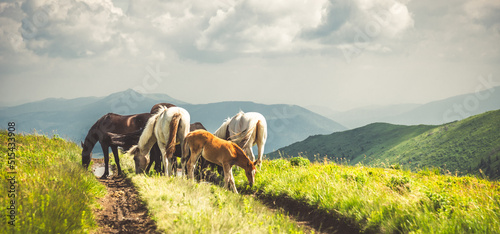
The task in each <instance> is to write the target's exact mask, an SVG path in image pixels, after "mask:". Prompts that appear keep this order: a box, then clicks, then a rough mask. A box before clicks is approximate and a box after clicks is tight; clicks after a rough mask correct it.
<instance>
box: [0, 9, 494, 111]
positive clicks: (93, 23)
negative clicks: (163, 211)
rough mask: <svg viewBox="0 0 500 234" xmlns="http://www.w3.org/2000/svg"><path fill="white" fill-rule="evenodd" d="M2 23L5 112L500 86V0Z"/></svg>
mask: <svg viewBox="0 0 500 234" xmlns="http://www.w3.org/2000/svg"><path fill="white" fill-rule="evenodd" d="M0 26H1V28H0V79H1V87H0V92H1V93H2V98H1V100H2V104H4V105H5V104H13V103H19V102H22V101H33V100H40V99H44V98H48V97H64V98H75V97H81V96H105V95H108V94H110V93H113V92H118V91H122V90H125V89H128V88H135V89H137V90H139V91H143V92H150V93H166V94H168V95H170V96H172V97H174V98H177V99H180V100H183V101H187V102H191V103H207V102H217V101H227V100H248V101H254V102H260V103H267V104H270V103H289V104H298V105H304V106H307V105H323V106H328V107H330V108H332V109H339V110H346V109H351V108H355V107H360V106H369V105H389V104H399V103H425V102H429V101H433V100H437V99H442V98H446V97H450V96H454V95H458V94H463V93H468V92H474V91H476V87H477V86H478V85H480V81H479V77H480V76H483V77H486V76H489V75H491V76H492V77H493V78H492V79H493V80H494V81H495V82H497V84H500V79H499V74H500V66H499V65H500V43H499V42H500V1H487V0H470V1H463V0H459V1H457V0H453V1H452V0H445V1H438V2H436V1H430V0H422V1H406V0H402V1H397V0H372V1H366V0H329V1H328V0H314V1H307V0H305V1H304V0H273V1H264V0H219V1H202V0H184V1H160V0H131V1H126V0H125V1H124V0H120V1H118V0H117V1H111V0H95V1H93V0H81V1H79V0H74V1H69V0H67V1H56V0H36V1H35V0H33V1H31V0H28V1H2V2H1V3H0ZM152 70H153V71H155V72H157V73H158V74H160V75H159V76H158V77H160V78H158V77H156V78H154V77H153V78H154V79H150V78H151V77H149V76H148V75H150V74H151V71H152Z"/></svg>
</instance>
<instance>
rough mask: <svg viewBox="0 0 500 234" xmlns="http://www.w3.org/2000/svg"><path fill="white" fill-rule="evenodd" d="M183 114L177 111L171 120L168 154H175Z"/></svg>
mask: <svg viewBox="0 0 500 234" xmlns="http://www.w3.org/2000/svg"><path fill="white" fill-rule="evenodd" d="M181 118H182V115H181V114H180V113H175V114H174V115H173V116H172V120H170V131H169V136H168V142H167V150H166V152H167V155H173V154H174V152H175V145H176V143H177V142H176V139H177V129H178V128H179V123H180V122H181Z"/></svg>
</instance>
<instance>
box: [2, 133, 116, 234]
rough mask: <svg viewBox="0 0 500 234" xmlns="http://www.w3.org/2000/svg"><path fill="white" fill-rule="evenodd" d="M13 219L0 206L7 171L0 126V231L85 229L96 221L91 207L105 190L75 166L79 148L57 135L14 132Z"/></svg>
mask: <svg viewBox="0 0 500 234" xmlns="http://www.w3.org/2000/svg"><path fill="white" fill-rule="evenodd" d="M15 139H16V147H17V151H15V153H16V160H15V163H16V164H15V165H16V168H15V171H16V174H15V179H16V182H17V183H16V185H17V186H16V197H15V201H16V211H17V213H16V221H15V222H14V224H15V226H11V225H9V224H8V221H10V218H9V217H8V216H6V215H4V214H6V212H7V211H6V209H5V208H6V207H7V205H8V204H9V203H10V201H11V198H9V197H8V195H7V194H9V193H8V190H9V182H8V181H7V180H6V179H5V178H6V177H10V176H11V175H12V174H9V173H8V171H10V170H7V168H8V160H7V158H6V155H7V152H8V145H7V141H8V135H7V132H6V131H5V130H2V131H0V142H1V144H0V149H1V150H0V152H2V154H3V155H2V161H1V162H0V163H1V168H2V169H1V170H0V178H2V182H1V183H0V184H1V191H0V193H1V196H0V204H1V206H0V207H1V208H2V209H1V210H2V215H1V218H0V220H1V222H2V224H1V225H0V233H87V232H89V231H92V230H94V229H95V227H96V223H95V221H94V216H93V213H92V208H93V207H95V206H96V205H97V202H96V198H97V197H101V196H104V194H105V192H106V190H105V187H104V186H103V185H101V184H100V183H99V182H98V181H97V180H96V179H95V177H94V175H93V174H92V173H90V172H87V171H85V170H84V169H83V168H82V166H81V156H80V154H81V148H80V147H78V146H77V145H76V144H74V143H71V142H67V141H65V140H63V139H60V138H58V137H54V138H48V137H46V136H37V135H16V136H15Z"/></svg>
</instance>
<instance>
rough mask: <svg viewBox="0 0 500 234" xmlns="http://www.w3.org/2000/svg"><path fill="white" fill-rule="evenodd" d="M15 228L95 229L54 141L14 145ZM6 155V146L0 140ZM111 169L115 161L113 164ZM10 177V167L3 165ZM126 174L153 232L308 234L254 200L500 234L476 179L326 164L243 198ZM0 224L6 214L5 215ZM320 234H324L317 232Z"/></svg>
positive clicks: (352, 217) (273, 171)
mask: <svg viewBox="0 0 500 234" xmlns="http://www.w3.org/2000/svg"><path fill="white" fill-rule="evenodd" d="M15 138H16V147H17V151H16V156H17V157H16V168H15V170H16V174H15V176H16V177H15V178H16V182H17V187H16V197H15V200H16V221H15V226H13V227H12V226H10V225H4V224H7V223H8V221H9V217H8V216H7V215H2V218H1V221H2V222H3V223H2V225H0V233H88V232H92V231H93V230H95V228H96V224H95V221H94V216H93V213H92V208H93V207H95V206H97V203H96V198H98V197H100V196H104V194H105V192H106V190H105V188H104V186H103V185H102V184H100V183H99V182H98V181H97V180H96V178H95V176H94V175H93V174H92V173H90V172H86V171H85V170H83V169H82V168H81V165H80V163H81V157H80V152H81V148H80V147H78V146H77V145H76V144H74V143H71V142H67V141H64V140H62V139H60V138H57V137H53V138H48V137H45V136H36V135H26V136H21V135H17V136H15ZM0 140H1V141H2V144H1V146H0V147H2V148H1V150H2V152H7V151H8V148H7V141H8V136H7V132H6V131H1V132H0ZM111 159H112V157H111ZM1 163H2V164H1V165H2V168H8V165H7V164H8V161H7V160H2V161H1ZM121 163H122V168H123V169H124V172H125V173H126V174H127V176H128V177H130V179H131V180H132V182H133V183H134V184H135V186H136V187H137V189H138V191H139V194H140V197H141V199H142V200H143V201H144V203H146V204H147V206H148V209H149V212H150V214H151V216H152V218H153V219H154V220H155V221H156V223H157V226H158V229H159V230H160V231H163V232H166V233H309V232H313V231H312V229H310V228H305V227H302V226H299V225H298V224H297V223H296V222H294V221H292V220H291V219H290V217H289V216H287V215H286V212H285V211H282V210H271V209H269V208H268V207H267V206H265V205H263V204H262V202H261V201H260V199H266V200H271V201H272V200H275V201H278V200H287V201H293V202H292V203H293V204H301V206H306V207H309V208H310V209H311V210H318V211H321V212H322V214H324V215H325V216H331V220H340V221H341V222H344V223H347V224H348V225H349V226H352V227H354V229H355V230H358V231H359V232H369V233H373V232H374V233H500V183H499V182H498V181H488V180H484V179H480V178H477V177H469V176H463V177H456V176H451V175H441V173H440V170H439V169H430V170H429V169H425V170H420V171H417V172H411V171H409V170H403V169H402V168H401V167H398V166H397V165H396V166H395V167H393V169H387V168H386V169H384V168H371V167H366V166H363V165H360V164H358V165H357V166H349V165H347V163H345V164H344V165H339V164H336V163H335V162H332V161H329V160H328V159H325V160H324V161H322V162H315V163H310V162H309V161H308V160H307V159H304V158H293V159H290V160H288V159H275V160H264V161H263V165H262V168H261V169H260V170H259V171H258V172H257V174H256V181H255V185H254V186H253V187H252V188H250V187H248V186H247V185H248V182H247V179H246V176H245V175H244V171H243V170H241V169H237V168H236V167H235V169H234V175H235V180H236V184H237V187H238V190H239V191H240V193H241V194H234V193H232V192H230V191H228V190H226V189H224V188H223V187H221V186H219V185H214V184H211V183H205V182H201V183H198V182H194V181H191V180H186V179H185V178H181V177H171V178H167V177H164V176H157V175H154V174H151V175H136V174H135V173H134V163H133V160H132V158H131V157H130V156H128V155H122V156H121ZM9 171H10V170H3V169H2V170H0V173H1V177H2V183H1V192H2V196H0V203H1V204H2V207H7V206H8V204H9V202H10V198H9V197H8V196H7V194H9V192H8V190H9V181H8V180H6V179H4V178H7V177H9V176H11V175H9ZM2 212H5V213H4V214H6V212H7V210H6V209H5V208H3V209H2ZM322 231H325V230H322Z"/></svg>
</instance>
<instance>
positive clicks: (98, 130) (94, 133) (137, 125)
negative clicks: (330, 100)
mask: <svg viewBox="0 0 500 234" xmlns="http://www.w3.org/2000/svg"><path fill="white" fill-rule="evenodd" d="M150 117H151V114H150V113H142V114H136V115H118V114H114V113H108V114H105V115H103V116H102V117H101V118H99V119H98V120H97V121H96V122H95V123H94V125H92V127H91V128H90V129H89V131H88V133H87V136H86V137H85V140H84V142H81V145H82V165H83V167H84V168H85V169H88V167H89V165H90V160H91V159H92V149H93V148H94V146H95V144H96V143H97V142H99V143H100V145H101V148H102V152H103V153H104V166H105V168H104V174H103V175H102V176H101V178H102V179H104V178H106V177H108V176H109V151H108V150H109V147H111V150H112V151H113V155H114V157H115V162H116V166H117V167H118V175H122V169H121V167H120V158H119V157H118V147H117V145H115V144H113V143H112V140H111V137H110V136H109V135H108V133H110V132H112V133H119V134H126V133H130V132H135V131H137V130H139V129H141V128H143V127H144V125H146V122H147V121H148V119H149V118H150Z"/></svg>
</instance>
